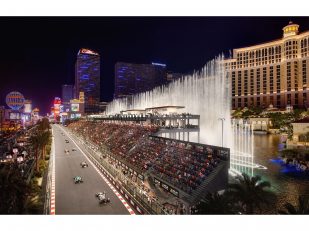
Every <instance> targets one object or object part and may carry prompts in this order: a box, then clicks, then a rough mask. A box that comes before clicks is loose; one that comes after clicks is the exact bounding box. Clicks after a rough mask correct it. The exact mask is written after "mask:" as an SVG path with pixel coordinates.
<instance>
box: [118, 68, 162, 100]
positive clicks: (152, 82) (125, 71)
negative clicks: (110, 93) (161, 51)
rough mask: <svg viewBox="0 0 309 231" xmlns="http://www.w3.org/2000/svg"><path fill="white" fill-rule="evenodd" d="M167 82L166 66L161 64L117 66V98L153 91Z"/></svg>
mask: <svg viewBox="0 0 309 231" xmlns="http://www.w3.org/2000/svg"><path fill="white" fill-rule="evenodd" d="M166 82H167V79H166V65H165V64H160V63H152V64H134V63H124V62H118V63H116V65H115V95H114V97H115V98H119V97H126V96H130V95H134V94H137V93H140V92H144V91H149V90H152V89H153V88H154V87H156V86H160V85H162V84H165V83H166Z"/></svg>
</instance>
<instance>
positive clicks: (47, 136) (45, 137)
mask: <svg viewBox="0 0 309 231" xmlns="http://www.w3.org/2000/svg"><path fill="white" fill-rule="evenodd" d="M40 136H41V137H40V138H41V141H42V143H41V146H42V153H43V160H45V155H46V145H48V144H49V140H50V136H51V134H50V131H45V132H43V133H41V134H40Z"/></svg>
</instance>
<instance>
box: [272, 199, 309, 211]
mask: <svg viewBox="0 0 309 231" xmlns="http://www.w3.org/2000/svg"><path fill="white" fill-rule="evenodd" d="M284 208H285V209H286V210H279V211H278V213H279V214H309V196H308V195H306V196H299V197H298V205H297V207H295V206H294V205H292V204H291V203H285V205H284Z"/></svg>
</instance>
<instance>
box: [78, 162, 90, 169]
mask: <svg viewBox="0 0 309 231" xmlns="http://www.w3.org/2000/svg"><path fill="white" fill-rule="evenodd" d="M80 166H81V167H82V168H86V167H88V164H87V163H86V161H83V162H81V163H80Z"/></svg>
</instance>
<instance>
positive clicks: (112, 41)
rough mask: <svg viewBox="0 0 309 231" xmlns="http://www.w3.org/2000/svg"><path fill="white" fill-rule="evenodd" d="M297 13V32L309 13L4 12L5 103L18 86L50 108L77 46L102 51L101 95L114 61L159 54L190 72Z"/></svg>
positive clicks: (146, 59)
mask: <svg viewBox="0 0 309 231" xmlns="http://www.w3.org/2000/svg"><path fill="white" fill-rule="evenodd" d="M290 20H292V21H293V22H294V23H298V24H300V32H303V31H306V30H309V17H302V18H298V17H280V18H279V17H275V18H272V17H267V18H266V17H255V18H254V17H250V18H246V17H191V18H190V17H181V18H178V17H157V18H152V17H139V18H137V17H130V18H128V17H118V18H116V17H115V18H110V17H87V18H76V17H75V18H74V17H64V18H58V17H54V18H46V17H45V18H41V17H34V18H29V17H28V18H23V17H19V18H12V17H11V18H4V17H2V18H0V29H1V37H0V41H1V51H2V52H1V53H2V54H1V56H0V80H1V82H0V105H5V96H6V94H7V93H9V92H10V91H13V90H17V91H20V92H21V93H22V94H24V96H25V98H26V99H31V100H32V102H33V106H34V107H39V108H40V110H41V113H44V114H45V113H47V112H49V109H50V106H51V102H52V100H53V98H54V97H55V96H59V97H61V85H62V84H73V83H74V64H75V60H76V55H77V52H78V50H79V49H80V48H82V47H85V48H90V49H93V50H95V51H97V52H99V53H100V55H101V100H102V101H110V100H111V99H112V96H113V92H114V65H115V63H116V62H117V61H124V62H133V63H151V62H161V63H165V64H167V67H168V70H170V71H173V72H181V73H191V72H192V71H193V70H198V69H200V68H201V67H202V66H203V65H204V64H205V63H206V62H207V61H208V60H210V59H212V58H214V57H215V56H216V55H218V54H221V53H224V54H226V55H228V54H229V51H232V49H233V48H238V47H244V46H248V45H254V44H257V43H263V42H267V41H270V40H274V39H278V38H281V37H282V27H284V26H285V25H287V24H288V22H289V21H290Z"/></svg>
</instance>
